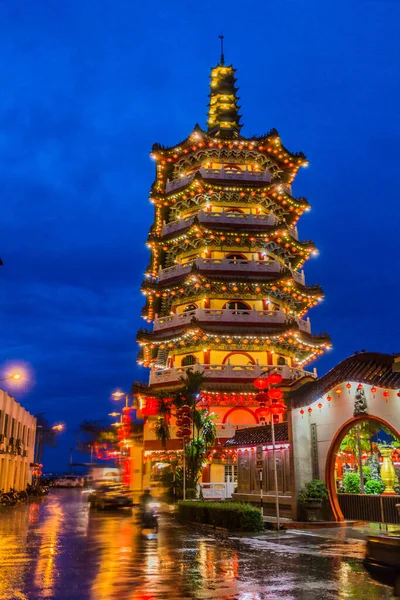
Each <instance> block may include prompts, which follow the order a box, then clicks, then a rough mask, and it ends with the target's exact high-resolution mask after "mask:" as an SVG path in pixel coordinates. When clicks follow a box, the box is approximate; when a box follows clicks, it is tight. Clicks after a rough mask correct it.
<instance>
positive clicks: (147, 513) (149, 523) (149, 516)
mask: <svg viewBox="0 0 400 600" xmlns="http://www.w3.org/2000/svg"><path fill="white" fill-rule="evenodd" d="M159 507H160V505H159V504H158V502H150V503H149V504H146V505H145V506H144V507H143V508H142V511H141V515H140V517H141V523H142V528H143V529H154V533H157V532H158V510H157V509H158V508H159Z"/></svg>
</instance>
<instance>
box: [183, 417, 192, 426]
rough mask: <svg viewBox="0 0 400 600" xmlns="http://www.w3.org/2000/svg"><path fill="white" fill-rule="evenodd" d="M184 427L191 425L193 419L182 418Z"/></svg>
mask: <svg viewBox="0 0 400 600" xmlns="http://www.w3.org/2000/svg"><path fill="white" fill-rule="evenodd" d="M181 421H182V425H191V424H192V419H191V418H190V417H182V419H181Z"/></svg>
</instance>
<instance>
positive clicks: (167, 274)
mask: <svg viewBox="0 0 400 600" xmlns="http://www.w3.org/2000/svg"><path fill="white" fill-rule="evenodd" d="M192 265H193V262H188V263H185V264H183V265H180V264H179V265H173V266H172V267H167V268H166V269H160V270H159V272H158V281H164V280H165V279H171V278H172V277H178V276H179V275H184V274H186V273H189V272H190V270H191V268H192Z"/></svg>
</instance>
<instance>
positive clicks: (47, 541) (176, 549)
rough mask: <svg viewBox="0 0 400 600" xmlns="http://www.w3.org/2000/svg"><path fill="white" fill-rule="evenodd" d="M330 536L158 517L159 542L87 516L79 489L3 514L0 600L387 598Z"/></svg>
mask: <svg viewBox="0 0 400 600" xmlns="http://www.w3.org/2000/svg"><path fill="white" fill-rule="evenodd" d="M341 535H342V534H341V533H340V532H339V533H338V531H337V530H336V531H333V530H329V531H324V532H323V533H322V535H320V534H316V533H313V532H295V531H291V532H287V533H284V534H281V535H278V534H274V533H267V534H263V535H262V536H258V537H255V536H242V537H240V536H234V535H232V536H227V535H225V534H219V535H217V537H215V536H214V535H211V534H208V532H207V533H203V532H199V531H195V530H190V531H187V530H185V529H184V528H181V527H179V526H178V525H176V523H175V522H174V520H173V519H172V518H170V517H163V519H162V520H161V524H160V531H159V534H158V536H157V539H148V537H145V536H143V535H142V534H141V532H140V530H139V529H138V527H137V525H136V524H135V519H134V518H133V517H132V513H131V512H128V513H122V514H118V513H107V512H105V513H100V512H93V511H90V510H89V507H88V505H87V503H86V502H85V499H84V497H83V496H82V494H81V492H80V491H77V490H58V491H55V492H53V493H51V494H50V495H49V496H48V497H47V498H44V499H41V500H39V501H38V502H32V503H30V504H28V505H25V506H24V505H22V506H17V507H15V508H3V509H1V512H0V600H14V599H15V600H17V599H18V600H42V599H51V600H53V599H56V600H59V599H63V600H67V599H68V600H78V599H79V600H83V599H89V600H114V599H118V600H125V599H127V600H164V599H165V600H166V599H168V600H177V599H179V600H189V599H190V600H194V599H196V600H211V599H212V600H222V599H223V600H267V599H268V600H275V599H279V600H289V599H290V600H292V599H296V600H297V599H301V600H313V599H318V600H319V599H323V600H330V599H336V598H340V599H342V598H343V599H344V598H357V599H359V600H362V599H365V598H366V599H368V600H373V599H382V600H384V599H386V598H391V597H392V595H391V592H390V590H389V589H388V588H385V587H383V586H380V585H378V584H376V583H374V582H373V581H372V580H371V579H370V578H369V576H368V575H367V574H366V573H365V572H364V569H363V567H362V564H361V559H362V557H363V553H364V544H363V542H362V541H360V540H357V539H344V538H343V539H341V537H340V536H341Z"/></svg>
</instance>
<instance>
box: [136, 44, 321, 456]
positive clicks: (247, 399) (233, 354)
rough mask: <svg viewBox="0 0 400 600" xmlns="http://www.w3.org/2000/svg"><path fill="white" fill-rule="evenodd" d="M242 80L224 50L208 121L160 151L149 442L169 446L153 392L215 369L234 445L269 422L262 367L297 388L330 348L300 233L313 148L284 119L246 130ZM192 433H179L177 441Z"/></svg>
mask: <svg viewBox="0 0 400 600" xmlns="http://www.w3.org/2000/svg"><path fill="white" fill-rule="evenodd" d="M235 84H236V78H235V69H234V68H233V67H232V66H227V65H225V63H224V59H223V55H222V56H221V60H220V63H219V64H218V65H217V66H216V67H215V68H213V69H212V71H211V85H210V95H209V99H210V101H209V105H208V106H209V110H208V121H207V130H206V131H204V130H203V129H201V128H200V127H199V126H198V125H196V126H195V128H194V130H193V132H192V133H191V134H190V135H189V137H187V138H186V139H185V140H184V141H182V142H181V143H180V144H177V145H175V146H173V147H168V148H167V147H163V146H161V145H159V144H155V145H154V146H153V149H152V155H151V156H152V158H153V159H154V161H155V163H156V180H155V182H154V184H153V186H152V189H151V193H150V201H151V202H152V203H153V204H154V209H155V217H154V224H153V225H152V227H151V230H150V234H149V237H148V242H147V245H148V247H149V249H150V252H151V260H150V265H149V267H148V270H147V273H146V279H145V281H144V283H143V286H142V292H143V294H144V295H145V296H146V305H145V308H144V311H143V317H144V319H145V320H146V321H148V322H149V323H152V329H151V330H147V329H142V330H140V331H139V333H138V342H139V344H140V346H141V351H140V356H139V362H140V363H141V364H143V365H144V366H145V367H149V368H150V381H149V387H147V388H145V389H143V390H142V393H141V396H142V397H141V402H142V405H143V407H144V412H145V414H147V416H148V417H149V419H148V422H147V423H148V426H147V428H146V427H145V442H144V443H145V450H146V449H147V450H148V451H149V449H151V450H154V451H157V448H161V446H160V445H159V443H158V442H157V440H156V439H155V437H154V435H153V437H152V433H151V427H150V426H149V425H151V420H152V419H151V417H152V416H155V415H153V413H154V412H155V411H154V406H155V403H154V402H153V404H152V397H151V396H152V394H153V396H154V394H155V392H159V391H169V390H174V389H176V388H177V387H179V385H180V384H181V382H180V380H179V378H180V377H181V376H182V375H184V373H185V372H186V371H187V369H192V370H200V371H204V373H205V375H206V383H205V384H204V389H203V390H202V394H201V399H200V402H201V403H203V405H204V406H207V407H210V410H212V411H213V412H215V413H216V414H217V416H218V425H217V434H218V442H219V443H221V444H223V443H224V441H225V440H227V439H228V438H230V437H231V436H232V435H233V433H234V430H235V429H236V428H241V427H249V426H251V425H253V426H254V425H257V424H259V423H265V422H268V418H269V417H268V416H266V415H265V410H264V409H263V408H260V407H259V405H258V404H257V402H256V399H255V393H256V392H257V390H256V389H255V387H254V385H253V381H254V379H255V378H256V377H258V376H260V375H261V374H262V373H263V372H265V371H268V370H272V369H274V370H279V372H280V373H281V374H282V377H283V384H282V389H283V390H284V391H285V392H286V391H288V390H289V389H295V388H297V387H298V386H299V385H301V384H302V383H304V382H306V381H310V380H312V378H314V377H315V372H309V371H307V370H305V367H306V365H307V364H308V363H310V362H311V361H313V360H314V359H315V358H317V357H318V356H319V355H320V354H322V353H323V352H324V350H326V349H327V348H329V347H330V340H329V337H328V336H327V335H326V334H321V335H313V334H312V333H311V325H310V320H309V318H308V316H307V314H308V311H309V309H310V308H312V307H313V306H315V305H317V304H318V303H319V302H320V301H321V300H322V299H323V292H322V290H321V288H320V287H319V286H317V285H313V286H309V285H306V282H305V277H304V272H303V270H302V269H303V266H304V264H305V262H306V261H307V260H308V258H309V257H310V256H311V255H314V254H316V253H317V250H316V248H315V246H314V244H313V242H311V241H300V240H299V238H298V231H297V223H298V221H299V219H300V217H301V215H302V214H303V213H304V212H305V211H307V210H308V209H309V204H308V202H307V200H306V199H305V198H303V197H300V198H295V197H294V196H293V195H292V183H293V181H294V178H295V177H296V174H297V172H298V170H299V169H300V167H304V166H307V161H306V158H305V156H304V155H303V154H302V153H295V154H293V153H291V152H290V151H289V150H287V149H286V148H285V147H284V146H283V144H282V142H281V139H280V137H279V134H278V132H277V131H276V130H275V129H273V130H271V131H270V132H269V133H267V134H265V135H262V136H260V137H251V138H246V137H244V136H243V135H242V134H241V129H242V125H241V122H240V121H241V117H240V115H239V105H238V100H239V99H238V96H237V91H238V89H237V87H235ZM146 398H147V399H146ZM152 406H153V409H152ZM152 410H153V412H152ZM172 425H173V423H172ZM146 429H147V431H146ZM180 443H181V442H180V440H178V439H173V436H172V439H171V440H169V441H168V447H169V448H170V449H171V450H172V449H174V448H179V447H180Z"/></svg>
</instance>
